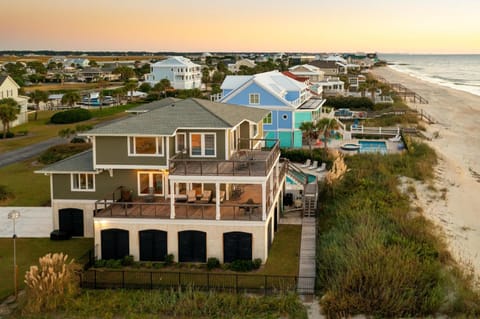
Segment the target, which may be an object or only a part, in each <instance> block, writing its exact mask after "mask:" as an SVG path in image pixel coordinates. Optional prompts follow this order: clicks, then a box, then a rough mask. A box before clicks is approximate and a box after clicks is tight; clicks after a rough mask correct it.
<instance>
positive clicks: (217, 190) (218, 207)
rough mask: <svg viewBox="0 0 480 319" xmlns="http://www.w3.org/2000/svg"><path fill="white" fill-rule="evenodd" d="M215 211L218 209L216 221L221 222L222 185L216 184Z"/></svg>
mask: <svg viewBox="0 0 480 319" xmlns="http://www.w3.org/2000/svg"><path fill="white" fill-rule="evenodd" d="M215 209H216V211H215V212H216V216H215V219H216V220H220V184H219V183H215Z"/></svg>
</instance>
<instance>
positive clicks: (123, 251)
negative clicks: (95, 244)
mask: <svg viewBox="0 0 480 319" xmlns="http://www.w3.org/2000/svg"><path fill="white" fill-rule="evenodd" d="M101 237H102V239H101V241H102V259H122V258H123V257H125V256H128V255H129V254H130V246H129V241H128V231H127V230H123V229H116V228H112V229H104V230H102V232H101Z"/></svg>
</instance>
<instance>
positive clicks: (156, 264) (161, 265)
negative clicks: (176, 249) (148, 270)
mask: <svg viewBox="0 0 480 319" xmlns="http://www.w3.org/2000/svg"><path fill="white" fill-rule="evenodd" d="M153 268H155V269H161V268H163V263H153Z"/></svg>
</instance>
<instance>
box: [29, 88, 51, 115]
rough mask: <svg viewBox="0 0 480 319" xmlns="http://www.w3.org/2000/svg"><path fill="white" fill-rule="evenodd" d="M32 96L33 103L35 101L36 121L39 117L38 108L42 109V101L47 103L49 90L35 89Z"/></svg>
mask: <svg viewBox="0 0 480 319" xmlns="http://www.w3.org/2000/svg"><path fill="white" fill-rule="evenodd" d="M30 98H31V99H32V101H33V103H35V118H34V120H35V121H36V120H37V118H38V110H40V102H44V103H46V102H47V101H48V92H47V91H40V90H35V91H34V92H33V93H32V94H31V95H30Z"/></svg>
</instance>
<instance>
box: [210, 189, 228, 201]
mask: <svg viewBox="0 0 480 319" xmlns="http://www.w3.org/2000/svg"><path fill="white" fill-rule="evenodd" d="M224 199H225V191H220V203H223V201H224ZM212 202H213V203H216V202H217V196H213V199H212Z"/></svg>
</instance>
